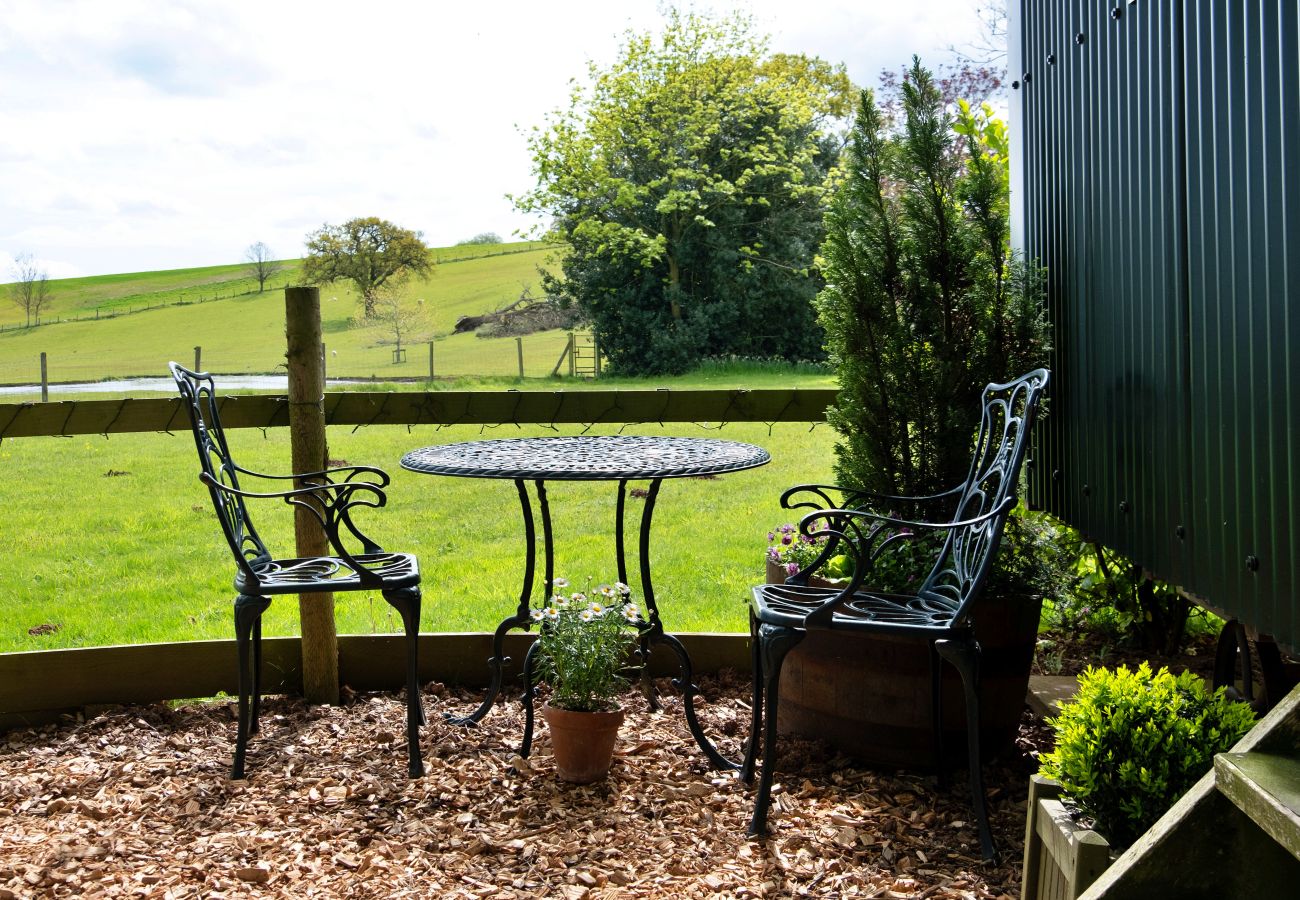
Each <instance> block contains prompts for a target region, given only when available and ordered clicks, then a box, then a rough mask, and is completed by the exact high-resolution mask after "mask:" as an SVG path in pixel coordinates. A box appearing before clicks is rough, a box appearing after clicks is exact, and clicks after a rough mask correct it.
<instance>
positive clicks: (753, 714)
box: [740, 611, 763, 784]
mask: <svg viewBox="0 0 1300 900" xmlns="http://www.w3.org/2000/svg"><path fill="white" fill-rule="evenodd" d="M749 660H750V671H751V673H752V679H753V681H752V684H751V687H750V692H749V715H750V720H749V740H748V741H747V742H746V743H745V760H744V762H742V763H741V764H740V780H741V781H743V782H744V783H745V784H753V783H754V763H755V761H756V760H757V758H758V738H759V733H760V732H761V731H762V729H763V654H762V653H761V652H760V651H759V641H758V620H757V619H755V618H754V614H753V612H752V611H751V612H750V614H749Z"/></svg>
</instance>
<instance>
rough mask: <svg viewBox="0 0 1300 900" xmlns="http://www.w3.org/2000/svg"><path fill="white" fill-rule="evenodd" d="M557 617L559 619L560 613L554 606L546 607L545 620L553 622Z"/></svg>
mask: <svg viewBox="0 0 1300 900" xmlns="http://www.w3.org/2000/svg"><path fill="white" fill-rule="evenodd" d="M559 617H560V611H559V610H558V609H556V608H555V607H554V606H548V607H547V608H546V618H548V619H550V620H551V621H552V622H554V621H555V620H556V619H558V618H559Z"/></svg>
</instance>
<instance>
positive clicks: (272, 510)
mask: <svg viewBox="0 0 1300 900" xmlns="http://www.w3.org/2000/svg"><path fill="white" fill-rule="evenodd" d="M577 430H578V429H576V428H571V429H566V430H565V432H564V433H576V431H577ZM606 432H608V429H607V430H606ZM551 433H553V432H550V431H548V430H545V429H543V428H524V429H518V428H516V427H514V426H509V425H504V426H500V427H499V428H496V429H485V430H483V429H479V428H477V427H473V428H471V427H457V428H449V429H444V430H442V431H438V430H436V429H434V428H431V427H416V428H413V429H411V430H410V432H409V433H408V430H407V429H406V428H403V427H391V426H389V427H371V428H362V429H359V430H357V431H356V432H355V433H353V432H352V430H351V429H346V428H336V429H332V430H331V432H330V434H329V441H330V455H331V456H332V457H333V458H335V459H339V460H347V461H349V462H352V463H370V464H374V465H379V466H381V467H383V468H385V469H387V470H388V471H389V472H390V473H391V474H392V476H393V483H392V485H391V487H390V489H389V506H388V507H387V508H386V509H383V510H377V511H373V513H372V514H371V515H369V516H367V517H366V518H365V519H364V522H365V525H368V526H370V530H371V531H372V532H373V536H374V537H375V538H376V539H378V540H379V541H380V542H381V543H382V544H384V545H385V546H388V547H391V548H394V549H402V550H409V551H412V552H415V553H417V554H418V555H419V557H420V564H421V568H422V570H423V573H424V591H425V610H424V616H423V621H422V627H423V629H424V630H426V631H464V630H489V629H491V628H493V627H494V626H495V625H496V623H497V622H498V621H499V620H500V619H501V618H503V617H504V616H505V615H506V614H507V613H508V612H509V611H510V610H511V609H512V608H513V606H514V604H515V603H516V602H517V598H518V590H519V584H520V579H521V573H522V565H523V560H522V556H523V537H522V526H521V522H520V513H519V507H518V499H517V497H516V495H515V490H514V487H513V485H512V484H511V483H510V482H508V481H506V482H485V481H478V480H473V479H456V478H435V477H430V476H422V475H415V474H412V473H408V472H405V471H403V470H401V469H400V468H398V465H397V461H398V459H399V458H400V457H401V455H402V454H403V453H405V452H406V451H408V450H410V449H413V448H415V447H419V446H425V445H428V444H434V443H445V442H451V441H457V440H467V439H474V438H478V437H480V436H488V437H504V436H511V437H514V436H521V435H528V434H551ZM593 433H599V429H597V430H594V431H593ZM629 433H650V434H658V433H667V434H685V435H705V434H709V435H714V434H717V435H719V436H721V437H725V438H730V439H734V440H744V441H749V442H752V443H756V444H759V445H760V446H763V447H765V448H767V449H768V450H769V452H771V454H772V458H773V462H772V463H771V464H770V465H768V466H765V467H763V468H760V469H756V470H752V471H748V472H740V473H735V474H732V475H726V476H723V477H720V478H717V479H681V480H674V481H669V482H666V483H665V484H664V487H663V489H662V491H661V494H660V499H659V503H658V504H657V506H656V518H655V529H654V540H653V544H652V551H653V560H654V572H655V582H656V590H657V592H658V595H659V601H660V607H661V609H662V611H663V613H664V616H665V623H666V625H667V626H668V627H669V628H670V629H672V630H675V631H741V630H743V629H744V628H745V601H746V598H747V595H748V590H747V589H748V586H749V585H750V584H752V583H754V582H755V581H756V580H759V579H760V578H761V571H762V569H761V566H762V558H763V553H764V550H765V548H766V543H767V542H766V533H767V531H768V530H769V529H770V528H771V527H772V526H773V525H776V524H780V522H783V521H791V520H792V518H793V517H792V516H791V515H790V513H789V512H788V511H782V510H781V509H780V508H779V507H778V505H777V498H778V497H779V495H780V492H781V491H782V490H783V489H785V488H786V487H788V486H790V485H791V484H794V483H797V482H800V481H810V480H813V481H815V480H821V479H824V478H826V477H828V476H829V474H830V463H831V444H832V440H833V434H832V432H831V431H830V430H829V429H828V428H826V427H825V426H818V427H817V428H815V429H811V430H810V428H809V427H808V426H807V425H794V424H786V425H778V426H775V427H774V428H772V429H771V431H770V433H769V429H768V428H767V426H763V425H739V424H731V425H727V426H726V427H725V428H724V429H723V430H722V431H721V432H716V431H708V432H706V431H703V430H701V429H700V428H698V427H696V426H692V425H681V426H669V427H668V428H665V429H663V430H662V431H661V429H660V426H657V425H651V426H638V427H636V428H633V429H629ZM232 442H233V443H234V451H235V453H236V455H237V458H238V459H239V460H240V462H241V464H243V465H245V466H247V467H249V468H252V469H255V470H261V471H272V472H275V471H284V470H286V469H287V468H288V459H289V446H288V429H271V430H269V431H268V432H267V433H266V435H265V436H263V434H262V433H261V432H260V431H257V430H241V431H237V432H234V433H233V434H232ZM197 469H198V467H197V463H196V461H195V460H194V447H193V443H192V441H191V439H190V437H189V435H188V433H184V432H182V433H177V434H176V435H174V436H173V435H165V434H138V435H122V436H114V437H112V438H111V439H105V438H102V437H78V438H23V439H10V440H7V441H4V442H3V443H0V509H3V510H4V511H5V515H4V517H3V535H4V543H5V546H6V547H7V548H9V551H8V552H7V553H5V554H4V555H3V556H2V557H0V585H4V589H3V592H2V593H0V623H3V624H0V652H12V651H18V650H37V649H49V648H55V647H84V646H101V645H111V644H120V643H139V642H150V641H180V640H200V639H207V638H228V637H230V636H231V634H232V633H233V632H232V623H231V608H232V607H231V604H232V601H233V592H232V588H231V578H232V575H233V562H232V560H231V559H230V555H229V551H228V550H227V549H226V548H225V546H224V541H223V540H222V538H221V535H220V531H219V528H218V525H217V522H216V520H215V518H214V515H213V513H212V510H211V507H210V503H209V500H208V497H207V492H206V490H205V489H203V488H202V486H201V485H200V484H199V482H198V480H197V478H196V472H197ZM548 491H549V495H550V500H551V504H552V515H553V519H554V522H555V527H556V539H557V548H556V549H557V574H562V575H565V576H567V577H569V578H570V579H571V580H574V581H577V582H582V581H585V579H587V578H588V577H591V578H594V579H595V580H596V581H602V580H612V579H613V578H614V577H615V575H616V573H615V571H614V555H613V546H612V534H613V517H614V503H613V500H614V489H613V486H612V485H609V484H606V485H596V484H566V483H554V484H552V485H550V486H548ZM631 502H632V504H633V506H632V509H631V510H630V511H631V513H632V515H634V516H637V515H639V511H638V509H637V504H639V502H640V501H637V500H633V501H631ZM365 512H370V511H365ZM254 514H255V515H257V516H258V517H257V519H256V521H257V524H258V527H259V530H260V531H261V532H262V535H263V538H264V539H265V540H267V542H268V544H270V545H272V547H279V548H282V551H283V552H288V551H289V550H290V548H291V546H292V540H293V538H292V521H291V518H290V510H289V508H288V507H287V506H285V505H284V504H282V503H280V502H278V501H266V502H264V503H263V505H262V507H261V508H260V509H258V510H256V512H255V513H254ZM259 514H260V515H259ZM363 527H365V526H363ZM632 535H633V537H631V538H630V540H631V541H633V543H631V544H630V545H629V549H630V552H634V547H635V544H634V541H635V538H634V535H635V525H633V526H632ZM337 616H338V623H339V630H340V632H342V633H370V632H396V631H400V621H399V620H398V619H397V618H396V617H395V615H394V614H393V613H392V612H391V611H390V609H389V607H388V606H387V604H385V603H384V602H383V600H382V598H381V597H379V595H378V594H369V593H367V594H350V595H342V596H341V597H340V598H339V602H338V611H337ZM296 617H297V603H296V601H295V600H294V599H293V598H281V599H279V600H277V601H276V602H275V603H274V604H272V606H271V608H270V611H269V612H268V614H267V618H266V628H267V633H268V634H294V633H296V628H297V626H296ZM42 625H50V626H57V630H54V631H53V632H52V633H46V634H36V635H33V634H30V633H29V630H30V629H37V630H38V631H41V630H44V629H39V627H38V626H42Z"/></svg>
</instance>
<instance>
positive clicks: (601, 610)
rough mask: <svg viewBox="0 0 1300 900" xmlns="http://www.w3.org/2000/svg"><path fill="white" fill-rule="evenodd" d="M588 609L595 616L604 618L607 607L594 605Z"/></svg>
mask: <svg viewBox="0 0 1300 900" xmlns="http://www.w3.org/2000/svg"><path fill="white" fill-rule="evenodd" d="M587 609H588V611H590V612H591V614H592V615H593V616H603V615H604V614H605V606H604V605H603V604H601V603H592V604H591V606H588V607H587Z"/></svg>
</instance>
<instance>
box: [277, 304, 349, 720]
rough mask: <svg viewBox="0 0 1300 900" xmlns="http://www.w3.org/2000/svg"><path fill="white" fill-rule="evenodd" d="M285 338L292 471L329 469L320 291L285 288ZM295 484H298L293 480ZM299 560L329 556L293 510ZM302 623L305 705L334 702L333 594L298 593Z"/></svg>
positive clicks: (307, 519)
mask: <svg viewBox="0 0 1300 900" xmlns="http://www.w3.org/2000/svg"><path fill="white" fill-rule="evenodd" d="M284 307H285V327H284V331H285V337H286V339H287V343H288V352H287V354H286V355H287V360H288V363H289V442H290V447H291V455H292V458H293V471H294V473H295V474H297V473H299V472H318V471H320V470H322V469H325V468H327V461H328V459H329V452H328V450H327V448H326V446H325V402H324V401H325V365H324V359H323V358H322V357H321V346H322V342H321V324H320V288H315V287H288V288H285V289H284ZM294 484H295V486H297V487H302V485H301V484H300V483H299V482H298V481H296V480H295V482H294ZM294 534H295V537H296V539H297V548H298V556H300V557H312V556H326V555H328V554H329V553H330V550H329V548H328V546H327V545H326V541H325V531H324V529H322V528H321V525H320V522H319V521H317V519H316V517H315V516H314V515H312V514H311V512H309V511H308V510H306V509H302V508H296V509H294ZM298 615H299V618H300V620H301V622H302V690H303V696H304V697H306V698H307V701H308V702H309V703H338V700H339V649H338V630H337V628H336V627H335V624H334V594H333V593H328V594H299V595H298Z"/></svg>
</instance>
